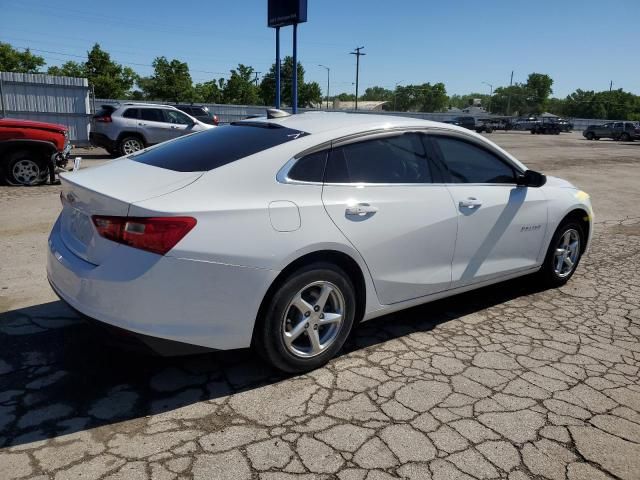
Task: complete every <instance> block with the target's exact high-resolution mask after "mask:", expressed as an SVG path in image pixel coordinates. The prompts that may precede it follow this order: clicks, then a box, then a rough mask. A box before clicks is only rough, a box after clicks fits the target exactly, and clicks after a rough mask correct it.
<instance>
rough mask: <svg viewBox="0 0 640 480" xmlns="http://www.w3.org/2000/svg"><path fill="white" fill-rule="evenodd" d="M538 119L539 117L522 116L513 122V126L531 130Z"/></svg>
mask: <svg viewBox="0 0 640 480" xmlns="http://www.w3.org/2000/svg"><path fill="white" fill-rule="evenodd" d="M537 121H538V117H520V118H517V119H516V120H515V122H514V123H513V128H514V130H531V127H533V126H534V125H535V124H536V122H537Z"/></svg>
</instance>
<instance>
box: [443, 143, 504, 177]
mask: <svg viewBox="0 0 640 480" xmlns="http://www.w3.org/2000/svg"><path fill="white" fill-rule="evenodd" d="M432 138H433V141H434V143H435V145H436V146H437V148H438V150H439V152H440V157H441V159H442V161H443V162H444V164H445V166H446V168H447V170H448V171H449V177H450V179H449V181H450V182H451V183H515V171H514V170H513V168H512V167H511V166H509V165H507V164H506V163H505V162H504V161H503V160H501V159H500V158H498V157H497V156H496V155H494V154H493V153H491V152H488V151H487V150H485V149H483V148H481V147H479V146H476V145H474V144H472V143H469V142H465V141H464V140H460V139H457V138H453V137H443V136H435V135H434V136H433V137H432Z"/></svg>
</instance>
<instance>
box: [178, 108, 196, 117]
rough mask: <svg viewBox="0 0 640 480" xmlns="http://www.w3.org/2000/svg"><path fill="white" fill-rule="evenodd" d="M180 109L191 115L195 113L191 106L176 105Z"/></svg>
mask: <svg viewBox="0 0 640 480" xmlns="http://www.w3.org/2000/svg"><path fill="white" fill-rule="evenodd" d="M176 108H177V109H178V110H182V111H183V112H184V113H188V114H189V115H191V114H193V109H192V108H191V107H176Z"/></svg>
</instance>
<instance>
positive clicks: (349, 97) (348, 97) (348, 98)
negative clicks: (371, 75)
mask: <svg viewBox="0 0 640 480" xmlns="http://www.w3.org/2000/svg"><path fill="white" fill-rule="evenodd" d="M334 98H337V99H338V100H340V101H341V102H354V101H355V99H356V96H355V95H354V94H353V93H344V92H343V93H339V94H338V95H336V96H335V97H334Z"/></svg>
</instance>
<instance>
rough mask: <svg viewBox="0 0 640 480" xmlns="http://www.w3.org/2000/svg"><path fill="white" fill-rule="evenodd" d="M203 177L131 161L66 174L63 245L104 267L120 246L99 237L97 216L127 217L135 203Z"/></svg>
mask: <svg viewBox="0 0 640 480" xmlns="http://www.w3.org/2000/svg"><path fill="white" fill-rule="evenodd" d="M201 176H202V172H175V171H172V170H166V169H163V168H157V167H153V166H149V165H145V164H143V163H138V162H134V161H131V160H129V159H127V158H123V159H121V160H113V161H111V162H110V163H108V164H105V165H101V166H99V167H94V168H89V169H85V170H80V171H78V172H75V173H67V174H62V175H61V176H60V177H61V180H62V192H61V194H60V198H61V200H62V204H63V209H62V213H61V215H60V224H61V236H62V241H63V242H64V244H65V245H66V246H67V247H68V248H69V249H70V250H71V251H72V252H73V253H75V254H76V255H77V256H79V257H80V258H82V259H84V260H86V261H87V262H90V263H93V264H94V265H100V263H102V261H103V260H104V259H105V258H106V257H107V256H108V255H109V253H110V252H111V250H112V249H114V248H119V245H118V244H117V243H115V242H112V241H110V240H107V239H105V238H103V237H101V236H100V235H98V233H97V230H96V228H95V226H94V224H93V221H92V218H91V217H92V216H93V215H113V216H127V214H128V212H129V207H130V205H131V204H132V203H134V202H140V201H143V200H149V199H151V198H154V197H159V196H162V195H166V194H168V193H171V192H174V191H176V190H179V189H181V188H183V187H185V186H187V185H189V184H190V183H193V182H194V181H196V180H197V179H198V178H200V177H201Z"/></svg>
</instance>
